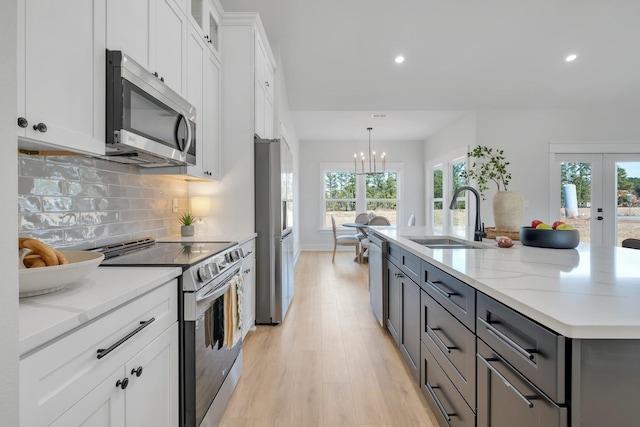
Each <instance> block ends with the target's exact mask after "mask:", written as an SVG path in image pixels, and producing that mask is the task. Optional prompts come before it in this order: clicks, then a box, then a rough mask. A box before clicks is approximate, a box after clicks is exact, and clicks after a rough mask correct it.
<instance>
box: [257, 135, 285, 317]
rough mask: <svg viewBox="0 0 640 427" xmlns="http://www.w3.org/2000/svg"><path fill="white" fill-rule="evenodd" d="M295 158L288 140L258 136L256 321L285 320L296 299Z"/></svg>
mask: <svg viewBox="0 0 640 427" xmlns="http://www.w3.org/2000/svg"><path fill="white" fill-rule="evenodd" d="M292 159H293V157H292V155H291V151H290V150H289V147H288V146H287V144H286V142H285V141H281V140H279V139H260V138H258V137H257V136H256V138H255V204H256V205H255V217H256V220H255V225H256V233H257V234H258V237H257V238H256V323H258V324H277V323H281V322H282V321H283V320H284V317H285V315H286V314H287V309H288V308H289V304H290V303H291V300H292V298H293V291H294V285H293V170H292V168H293V160H292Z"/></svg>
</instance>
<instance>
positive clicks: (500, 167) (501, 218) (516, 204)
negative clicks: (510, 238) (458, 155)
mask: <svg viewBox="0 0 640 427" xmlns="http://www.w3.org/2000/svg"><path fill="white" fill-rule="evenodd" d="M467 157H468V158H469V160H470V161H471V165H470V166H469V169H468V170H465V171H463V172H462V177H463V178H465V179H466V180H467V182H468V181H469V180H474V181H475V182H476V185H477V187H478V192H479V193H480V194H481V195H482V198H483V199H484V198H485V192H486V191H487V190H488V189H489V184H490V183H491V182H493V183H494V184H495V185H496V189H497V192H496V194H495V195H494V196H493V219H494V221H495V224H496V230H497V231H518V230H519V229H520V226H521V222H522V215H523V213H524V200H523V199H522V196H521V195H520V193H517V192H515V191H508V190H507V186H508V185H509V181H510V180H511V172H509V171H508V170H507V166H509V164H510V163H509V161H507V159H506V157H505V156H504V150H499V149H493V148H490V147H485V146H482V145H478V146H477V147H475V148H474V149H473V150H471V151H469V152H468V153H467Z"/></svg>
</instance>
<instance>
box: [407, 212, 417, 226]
mask: <svg viewBox="0 0 640 427" xmlns="http://www.w3.org/2000/svg"><path fill="white" fill-rule="evenodd" d="M407 225H408V226H410V227H412V226H414V225H416V216H415V215H414V214H411V216H410V217H409V222H408V223H407Z"/></svg>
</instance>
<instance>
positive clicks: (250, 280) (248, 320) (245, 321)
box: [240, 239, 256, 338]
mask: <svg viewBox="0 0 640 427" xmlns="http://www.w3.org/2000/svg"><path fill="white" fill-rule="evenodd" d="M255 242H256V241H255V239H251V240H249V241H248V242H245V243H243V244H241V245H240V248H242V251H243V252H244V254H245V257H244V259H243V260H242V274H243V276H244V278H243V282H242V284H243V295H242V337H243V338H244V337H245V336H246V335H247V333H248V332H249V331H250V330H251V328H253V327H254V325H255V324H256V276H255V268H256V255H255Z"/></svg>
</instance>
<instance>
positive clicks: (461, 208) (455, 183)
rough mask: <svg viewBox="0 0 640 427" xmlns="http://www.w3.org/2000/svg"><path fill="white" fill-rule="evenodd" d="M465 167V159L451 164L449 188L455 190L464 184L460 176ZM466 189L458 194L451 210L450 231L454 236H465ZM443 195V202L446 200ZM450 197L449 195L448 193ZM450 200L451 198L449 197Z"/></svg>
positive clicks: (466, 213)
mask: <svg viewBox="0 0 640 427" xmlns="http://www.w3.org/2000/svg"><path fill="white" fill-rule="evenodd" d="M465 168H466V162H465V161H459V162H457V163H452V164H451V188H452V189H453V190H455V189H456V188H458V187H462V186H463V185H465V179H464V177H463V176H462V172H463V171H464V170H465ZM465 193H466V191H463V192H462V193H460V194H459V195H458V198H457V201H456V207H455V210H454V211H453V217H452V219H451V233H452V234H453V235H454V236H461V237H467V215H468V211H467V204H466V195H465ZM446 197H447V196H446V195H445V202H447V200H446ZM449 197H451V195H449ZM449 200H451V199H449Z"/></svg>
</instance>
